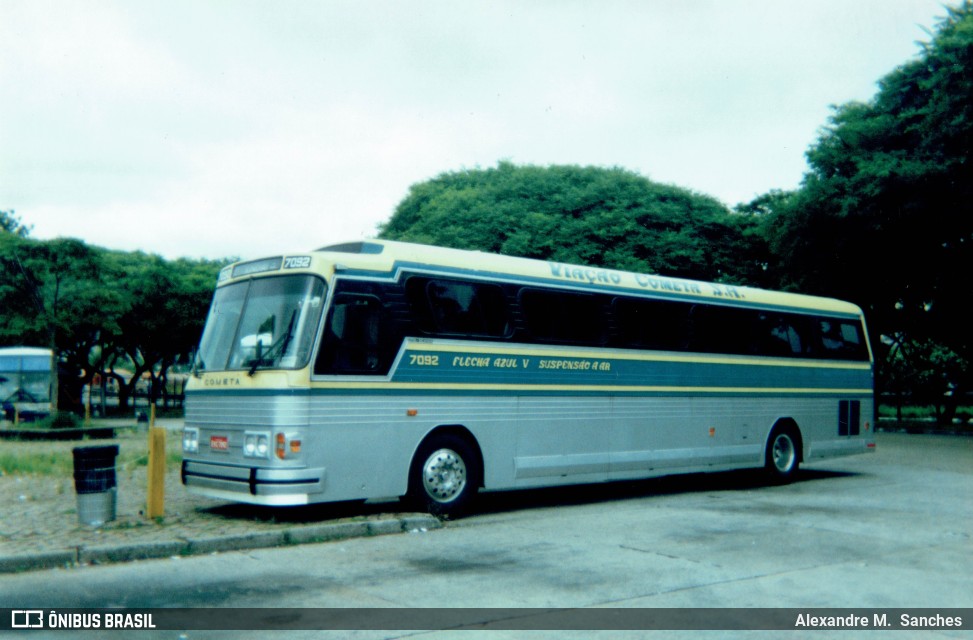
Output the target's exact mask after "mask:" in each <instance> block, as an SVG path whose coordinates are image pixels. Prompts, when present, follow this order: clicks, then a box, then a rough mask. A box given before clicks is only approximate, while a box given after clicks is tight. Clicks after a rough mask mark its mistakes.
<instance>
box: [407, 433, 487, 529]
mask: <svg viewBox="0 0 973 640" xmlns="http://www.w3.org/2000/svg"><path fill="white" fill-rule="evenodd" d="M481 473H482V470H481V469H480V462H479V456H477V454H476V451H475V450H474V449H473V447H472V446H471V445H470V444H469V443H468V442H467V441H466V440H464V439H463V438H460V437H459V436H456V435H452V434H447V435H442V436H436V437H433V438H430V439H429V440H427V441H426V442H424V443H422V446H421V447H419V450H418V451H417V452H416V456H415V458H414V459H413V460H412V468H411V470H410V472H409V495H408V498H409V502H411V503H412V504H413V505H415V506H416V507H417V508H419V509H422V510H425V511H428V512H429V513H431V514H432V515H434V516H438V517H440V518H447V519H448V518H456V517H458V516H460V515H462V514H464V513H466V512H467V511H468V510H469V508H470V505H471V504H472V503H473V500H474V499H475V498H476V494H477V491H478V490H479V487H480V475H481Z"/></svg>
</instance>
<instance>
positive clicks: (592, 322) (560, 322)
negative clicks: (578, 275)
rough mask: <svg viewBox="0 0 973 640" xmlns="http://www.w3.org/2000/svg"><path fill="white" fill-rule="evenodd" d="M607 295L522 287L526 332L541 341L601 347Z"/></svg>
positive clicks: (606, 322)
mask: <svg viewBox="0 0 973 640" xmlns="http://www.w3.org/2000/svg"><path fill="white" fill-rule="evenodd" d="M609 301H610V300H609V299H608V297H607V296H595V295H591V294H586V293H571V292H567V291H545V290H544V289H528V288H524V289H522V290H521V291H520V306H521V308H522V309H523V311H524V315H525V316H526V319H527V330H528V331H529V332H530V334H531V336H532V337H533V338H535V339H536V340H539V341H541V342H555V343H567V344H587V345H602V344H605V342H606V341H607V338H608V332H607V325H608V321H607V305H608V302H609Z"/></svg>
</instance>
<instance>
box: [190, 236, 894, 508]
mask: <svg viewBox="0 0 973 640" xmlns="http://www.w3.org/2000/svg"><path fill="white" fill-rule="evenodd" d="M873 390H874V379H873V364H872V352H871V348H870V346H869V342H868V338H867V331H866V325H865V319H864V316H863V314H862V311H861V309H859V308H858V307H857V306H855V305H853V304H850V303H847V302H842V301H839V300H834V299H829V298H820V297H811V296H806V295H799V294H793V293H781V292H771V291H765V290H760V289H754V288H746V287H736V286H729V285H725V284H717V283H706V282H696V281H691V280H684V279H678V278H670V277H664V276H660V275H650V274H640V273H630V272H623V271H616V270H612V269H602V268H596V267H587V266H578V265H570V264H562V263H560V262H552V261H543V260H533V259H526V258H515V257H509V256H502V255H493V254H488V253H481V252H473V251H464V250H456V249H445V248H440V247H432V246H424V245H418V244H409V243H401V242H390V241H379V240H369V241H362V242H352V243H346V244H338V245H333V246H328V247H324V248H322V249H320V250H317V251H310V252H307V253H300V254H294V255H282V256H274V257H270V258H265V259H260V260H252V261H245V262H239V263H236V264H232V265H229V266H227V267H225V268H224V269H223V270H222V271H221V272H220V273H219V276H218V281H217V284H216V291H215V294H214V298H213V302H212V306H211V309H210V311H209V315H208V318H207V321H206V326H205V329H204V331H203V335H202V338H201V342H200V347H199V350H198V355H197V357H196V359H195V364H194V367H193V373H192V376H191V377H190V380H189V382H188V383H187V387H186V421H185V430H184V432H183V443H182V444H183V455H184V459H183V463H182V482H183V484H184V485H185V486H186V488H187V490H188V491H189V492H191V493H194V494H200V495H204V496H209V497H213V498H221V499H228V500H232V501H237V502H244V503H252V504H259V505H270V506H274V505H303V504H310V503H317V502H332V501H334V502H337V501H353V500H368V499H373V500H378V499H394V498H396V497H401V498H403V499H405V500H407V501H408V502H409V503H411V504H412V505H414V506H416V507H418V508H421V509H423V510H427V511H429V512H431V513H433V514H436V515H439V516H442V517H450V516H455V515H459V514H461V513H463V512H464V511H467V510H468V509H469V507H470V505H471V502H472V501H473V499H474V497H475V496H476V495H477V493H478V492H479V491H480V490H483V491H497V490H511V489H524V488H536V487H551V486H557V485H569V484H588V483H599V482H607V481H617V480H632V479H642V478H650V477H654V476H661V475H669V474H677V473H697V472H716V471H725V470H731V469H742V468H749V467H756V468H764V469H766V471H767V472H768V475H769V478H771V479H772V480H774V481H776V482H787V481H789V480H791V479H792V478H793V477H794V476H795V474H796V472H797V471H798V467H799V465H800V464H801V463H805V462H806V463H810V462H813V461H816V460H821V459H825V458H830V457H834V456H844V455H850V454H858V453H865V452H871V451H874V449H875V441H874V433H873V427H872V425H873V421H874V411H875V405H874V392H873Z"/></svg>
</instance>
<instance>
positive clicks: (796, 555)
mask: <svg viewBox="0 0 973 640" xmlns="http://www.w3.org/2000/svg"><path fill="white" fill-rule="evenodd" d="M878 442H879V449H878V453H876V454H874V455H869V456H859V457H853V458H845V459H838V460H833V461H829V462H823V463H819V464H816V465H814V466H812V467H808V468H807V470H806V472H805V473H804V474H803V477H802V478H801V480H800V481H799V482H796V483H794V484H792V485H788V486H780V487H777V486H764V485H762V484H761V483H760V482H758V481H757V479H756V478H755V477H754V476H753V475H752V474H749V473H730V474H717V475H708V476H707V475H704V476H690V477H674V478H665V479H658V480H652V481H646V482H639V483H630V484H621V485H610V486H591V487H581V488H577V487H576V488H571V489H558V490H553V491H552V490H548V491H530V492H520V493H512V494H511V493H508V494H497V495H490V496H485V497H484V499H483V501H482V503H481V510H480V512H479V513H478V514H477V515H475V516H473V517H470V518H467V519H464V520H461V521H458V522H453V523H449V524H448V525H447V526H446V527H445V528H443V529H439V530H436V531H426V532H417V533H408V534H403V535H396V536H383V537H380V538H361V539H354V540H345V541H341V542H333V543H325V544H314V545H304V546H299V547H289V548H282V549H264V550H252V551H246V552H233V553H226V554H218V555H212V556H203V557H198V558H182V559H171V560H156V561H147V562H141V563H135V564H128V565H115V566H106V567H88V568H77V569H72V570H66V571H65V570H58V571H45V572H34V573H30V574H23V575H7V576H0V601H3V602H9V603H12V604H13V605H14V606H19V605H20V604H23V605H24V606H37V607H44V608H51V607H69V606H84V607H99V606H109V605H111V606H128V607H246V608H251V607H272V608H278V607H279V608H292V607H301V608H321V607H325V608H330V607H401V608H430V607H433V608H435V607H476V608H480V607H558V608H563V607H572V608H573V607H646V608H700V607H705V608H713V607H717V608H735V607H745V608H762V607H787V608H809V609H810V608H818V607H855V608H890V607H899V608H931V609H946V608H962V607H970V606H971V605H973V596H971V593H973V590H971V588H970V586H971V581H970V576H971V575H973V553H971V551H973V543H971V542H973V541H971V535H973V501H971V500H970V497H971V496H973V439H970V438H964V437H942V436H917V435H905V434H879V437H878ZM971 623H973V619H971V620H968V621H967V626H966V628H967V629H968V628H969V626H968V625H969V624H971ZM464 633H468V632H460V633H459V634H458V635H457V633H456V632H448V631H436V632H414V631H413V632H409V631H404V632H391V631H357V632H355V637H360V638H388V637H396V638H397V637H412V636H417V635H419V636H421V637H431V638H437V639H438V638H445V637H462V638H468V637H469V636H466V635H463V634H464ZM760 633H766V632H754V634H758V635H754V636H753V637H766V636H761V635H759V634H760ZM806 633H820V632H812V631H808V632H806ZM836 633H838V635H837V636H835V635H830V636H827V637H846V636H842V635H841V633H840V632H836ZM265 634H266V632H260V633H254V634H252V635H248V634H242V635H241V633H240V632H227V633H226V634H221V633H220V632H192V633H190V634H189V637H190V638H200V637H207V638H208V637H226V638H229V637H253V638H258V637H265ZM531 634H532V635H531V636H530V637H531V638H538V637H545V638H546V637H551V638H554V637H558V638H560V637H577V638H581V637H591V633H590V632H580V631H578V632H564V631H558V632H554V631H550V632H544V631H537V632H531ZM684 634H685V635H684V636H682V637H697V636H699V635H700V634H699V633H698V632H684ZM711 635H712V634H711ZM715 635H721V634H719V632H715ZM722 635H723V636H725V637H740V635H739V633H733V634H722ZM921 635H923V637H969V631H962V630H960V631H957V630H955V629H953V630H942V631H924V632H921ZM346 636H347V634H342V633H341V632H334V635H332V636H328V637H346ZM605 636H606V637H624V638H636V637H644V634H641V633H640V632H634V631H630V632H611V633H610V634H605ZM31 637H40V636H39V635H35V634H31ZM52 637H53V636H52ZM156 637H160V638H162V637H172V634H171V633H170V634H168V635H166V634H165V633H163V632H158V635H157V636H156ZM284 637H288V638H291V637H322V636H321V635H320V633H317V632H311V631H307V632H299V631H295V632H288V633H287V634H286V636H284ZM489 637H491V638H493V637H503V638H518V637H523V633H520V632H515V631H498V632H493V633H492V634H491V635H490V636H489ZM660 637H661V636H660ZM775 637H776V636H775ZM815 637H821V636H815ZM910 637H913V636H910Z"/></svg>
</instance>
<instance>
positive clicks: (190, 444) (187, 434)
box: [182, 427, 199, 453]
mask: <svg viewBox="0 0 973 640" xmlns="http://www.w3.org/2000/svg"><path fill="white" fill-rule="evenodd" d="M182 452H183V453H199V429H194V428H192V427H188V428H186V429H183V430H182Z"/></svg>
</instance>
